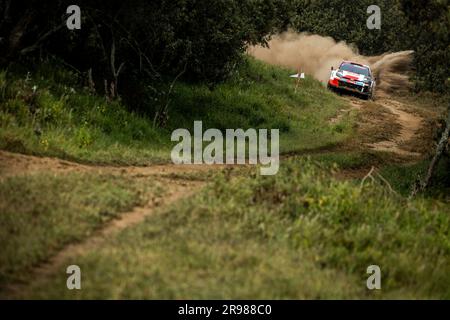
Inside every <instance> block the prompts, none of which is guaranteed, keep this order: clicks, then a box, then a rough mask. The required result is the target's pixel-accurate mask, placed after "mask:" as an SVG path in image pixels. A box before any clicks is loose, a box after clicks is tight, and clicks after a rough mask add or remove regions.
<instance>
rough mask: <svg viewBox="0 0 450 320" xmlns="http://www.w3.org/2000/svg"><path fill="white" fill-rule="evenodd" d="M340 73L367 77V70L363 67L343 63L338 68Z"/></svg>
mask: <svg viewBox="0 0 450 320" xmlns="http://www.w3.org/2000/svg"><path fill="white" fill-rule="evenodd" d="M340 69H341V70H342V71H348V72H353V73H357V74H362V75H365V76H369V69H368V68H366V67H363V66H358V65H356V64H350V63H345V64H343V65H341V68H340Z"/></svg>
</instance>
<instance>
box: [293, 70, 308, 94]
mask: <svg viewBox="0 0 450 320" xmlns="http://www.w3.org/2000/svg"><path fill="white" fill-rule="evenodd" d="M290 78H296V79H297V81H295V89H294V92H297V87H298V85H299V84H300V79H305V74H304V73H303V72H301V71H300V69H299V70H298V73H296V74H293V75H291V76H290Z"/></svg>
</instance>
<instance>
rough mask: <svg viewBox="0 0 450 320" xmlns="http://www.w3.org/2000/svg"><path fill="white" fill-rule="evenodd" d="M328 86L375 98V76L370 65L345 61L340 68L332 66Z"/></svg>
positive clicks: (366, 97) (367, 97)
mask: <svg viewBox="0 0 450 320" xmlns="http://www.w3.org/2000/svg"><path fill="white" fill-rule="evenodd" d="M328 88H329V89H333V90H345V91H351V92H354V93H356V94H358V95H360V96H362V97H363V98H365V99H369V98H373V96H374V92H375V78H374V77H373V75H372V71H371V70H370V67H369V66H366V65H363V64H359V63H355V62H351V61H343V62H342V63H341V65H340V66H339V68H338V69H336V70H334V69H333V67H331V74H330V80H329V81H328Z"/></svg>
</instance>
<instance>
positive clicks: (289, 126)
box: [0, 58, 450, 299]
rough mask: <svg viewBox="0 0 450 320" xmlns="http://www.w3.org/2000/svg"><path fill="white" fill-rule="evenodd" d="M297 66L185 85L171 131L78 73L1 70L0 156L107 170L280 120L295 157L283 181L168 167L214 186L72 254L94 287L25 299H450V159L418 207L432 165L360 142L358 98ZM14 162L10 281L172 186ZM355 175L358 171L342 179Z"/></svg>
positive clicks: (6, 234)
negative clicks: (293, 70) (373, 171)
mask: <svg viewBox="0 0 450 320" xmlns="http://www.w3.org/2000/svg"><path fill="white" fill-rule="evenodd" d="M289 74H290V71H289V70H284V69H280V68H276V67H271V66H268V65H266V64H263V63H260V62H257V61H255V60H253V59H251V58H248V59H247V62H246V64H244V65H243V66H242V67H241V68H240V69H239V72H237V73H236V74H235V75H234V76H233V77H232V78H231V79H229V80H227V81H226V82H224V83H222V84H220V85H218V86H217V87H215V88H214V89H213V90H211V89H209V88H208V87H206V86H203V85H199V84H188V83H183V82H179V83H177V85H176V86H175V90H174V92H173V96H172V102H171V108H170V112H169V119H168V122H167V125H166V126H165V127H164V128H153V125H152V118H151V117H149V116H148V115H145V114H138V113H136V112H132V111H130V110H131V109H132V108H129V106H128V108H127V107H126V106H125V105H124V103H123V102H120V101H116V102H109V103H107V102H106V101H105V98H104V97H101V96H97V95H92V94H90V93H89V92H88V91H87V90H86V89H84V88H81V87H79V86H77V83H78V80H80V79H78V78H77V77H78V75H77V74H75V73H73V72H70V71H68V70H67V69H65V68H60V69H57V68H55V67H49V66H48V65H46V64H43V65H42V66H41V67H40V68H39V69H38V70H34V71H32V72H31V73H30V75H28V76H27V75H26V72H22V73H19V72H17V71H14V72H13V71H12V70H8V71H3V72H1V73H0V124H1V126H0V149H4V150H9V151H13V152H19V153H25V154H34V155H41V156H55V157H59V158H63V159H69V160H73V161H77V162H84V163H91V164H96V165H99V164H100V165H101V164H114V165H120V164H122V165H133V164H134V165H147V164H153V163H161V162H163V163H164V162H168V161H170V159H169V157H170V150H171V146H172V144H171V142H170V134H171V132H172V130H173V129H176V128H179V127H184V128H189V129H191V128H192V126H193V122H194V120H202V121H203V127H204V129H206V128H218V129H226V128H244V129H245V128H256V129H258V128H278V129H280V140H281V141H280V143H281V151H282V152H283V153H285V154H287V153H289V154H290V155H291V156H290V157H289V158H283V160H282V161H281V167H280V171H279V173H278V174H277V175H276V176H272V177H267V176H260V175H259V174H258V173H259V170H257V168H248V167H239V168H235V167H234V168H232V169H229V170H228V169H226V170H224V171H216V172H213V173H211V172H209V173H205V172H203V171H198V172H187V173H185V172H173V173H171V174H168V175H167V176H166V179H171V182H166V183H172V182H174V181H177V182H180V183H185V182H187V181H190V182H192V181H197V182H198V181H202V182H203V183H208V185H207V187H205V188H204V189H203V190H201V191H200V192H198V193H197V194H196V195H195V196H193V197H191V198H188V199H186V200H183V201H181V202H178V203H175V204H173V205H171V206H168V207H167V206H166V207H162V208H160V209H158V210H156V211H155V212H153V214H152V215H150V216H148V217H147V219H146V220H145V221H144V222H143V223H141V224H138V225H135V226H132V227H129V228H127V229H125V230H123V231H122V232H120V233H118V234H113V235H112V236H111V237H109V238H108V239H107V241H105V242H102V243H100V244H99V245H98V246H94V247H93V248H92V249H90V250H87V251H85V252H83V254H82V255H77V256H73V257H71V258H70V259H69V260H68V261H66V264H67V265H69V264H76V265H79V266H80V267H81V270H82V290H80V291H69V290H67V288H66V285H65V284H66V279H67V278H66V277H67V275H66V274H65V273H64V272H60V273H57V272H55V274H54V275H52V276H51V277H44V278H42V279H36V280H37V281H36V282H33V285H32V286H31V287H30V288H27V290H25V291H23V293H22V295H21V296H20V297H22V298H58V299H59V298H63V299H81V298H102V299H111V298H113V299H114V298H136V299H144V298H145V299H166V298H176V299H182V298H189V299H196V298H201V299H205V298H207V299H222V298H231V299H272V298H273V299H295V298H321V299H330V298H375V299H378V298H450V291H449V288H448V285H447V284H448V283H449V282H450V273H449V268H448V265H450V238H449V234H450V209H449V207H448V201H447V200H445V199H446V198H445V194H443V193H444V192H446V191H445V190H448V189H445V188H443V187H442V186H445V185H447V186H448V181H446V179H447V178H446V175H445V173H446V170H448V168H446V167H444V166H442V167H440V168H439V170H440V172H441V174H440V175H439V177H441V178H442V179H441V178H439V180H438V181H436V186H437V187H436V188H435V189H432V190H431V192H430V193H428V194H426V195H424V196H422V197H419V198H417V199H415V200H408V199H407V198H406V197H405V196H406V195H407V194H408V192H409V188H410V186H411V183H412V182H413V180H414V179H415V175H416V174H418V173H421V172H423V171H424V169H425V168H426V165H427V161H426V160H424V161H421V162H418V163H414V164H407V165H405V164H403V163H401V162H399V161H396V162H393V161H392V160H393V159H392V156H389V155H387V154H385V153H382V152H372V151H370V150H362V149H361V148H359V147H357V144H352V143H353V142H352V139H354V137H353V135H354V132H355V128H354V125H355V121H356V117H355V116H354V112H350V113H342V112H341V111H340V110H342V109H346V108H347V107H348V105H347V102H346V101H345V100H344V99H341V98H339V97H338V96H336V95H334V94H332V93H330V92H328V91H327V90H326V89H325V88H324V87H323V86H322V85H321V84H320V83H319V82H318V81H315V80H313V79H311V78H307V79H306V80H305V81H303V82H301V84H300V88H299V89H298V91H297V92H295V91H294V83H293V80H292V79H290V78H289ZM34 86H36V87H35V89H33V87H34ZM145 103H148V104H149V110H151V109H152V105H151V102H150V100H149V101H145ZM375 109H376V108H375ZM338 114H341V116H342V117H340V120H339V121H330V119H333V118H335V117H336V115H338ZM343 142H346V143H344V144H346V146H347V148H340V146H341V145H342V144H343ZM333 147H335V148H333ZM295 153H299V154H302V153H311V156H310V157H308V158H305V157H300V156H298V157H295V156H294V155H295ZM371 166H377V167H379V168H380V170H379V171H378V172H379V173H380V174H381V175H382V176H383V177H385V178H386V179H387V180H388V181H389V182H390V184H391V185H392V187H393V189H394V190H396V193H394V192H392V191H390V190H389V189H388V188H387V187H386V183H385V182H383V181H382V180H380V179H377V180H375V181H370V180H367V181H366V183H365V184H363V185H361V179H360V173H361V172H364V171H365V170H367V171H368V170H369V169H370V167H371ZM5 170H6V171H4V172H3V171H2V172H0V175H3V174H5V176H4V177H1V179H0V241H1V243H2V251H1V254H0V287H1V286H3V285H7V284H14V283H17V282H19V283H20V282H25V283H26V282H27V281H28V280H30V277H32V276H33V273H32V272H31V270H33V268H34V267H35V266H36V265H39V264H40V263H42V262H45V261H47V260H48V258H49V257H51V256H52V255H53V254H55V252H57V251H58V250H60V249H61V248H63V247H64V246H65V245H67V244H69V243H76V242H78V241H80V240H83V239H86V238H87V239H89V236H90V235H92V234H93V233H94V232H95V230H97V229H99V228H101V227H102V226H104V225H105V222H108V221H111V220H112V219H114V218H117V217H118V216H119V215H120V214H121V213H123V212H124V211H127V210H130V209H131V208H133V207H134V206H139V205H142V204H143V203H144V202H145V201H147V200H148V199H149V198H150V197H163V196H164V191H165V190H167V189H168V188H169V186H168V185H165V184H163V183H158V182H156V181H155V180H154V179H153V177H152V176H151V175H149V176H142V177H140V179H137V178H136V177H131V176H127V174H123V175H122V174H120V175H117V174H116V175H113V174H99V173H93V172H88V171H86V172H84V173H83V172H78V173H77V172H72V173H62V172H52V171H51V168H49V172H46V173H37V174H36V173H34V174H31V173H24V174H19V175H17V174H16V175H8V171H7V168H6V169H5ZM118 170H121V169H118ZM355 171H358V172H359V174H358V176H359V178H356V179H355V178H354V177H353V176H351V175H347V176H345V174H346V173H347V174H348V173H349V172H350V173H352V172H355ZM343 174H344V176H343ZM437 190H440V193H438V192H437ZM443 190H444V191H443ZM435 191H436V192H435ZM446 201H447V202H446ZM371 264H376V265H379V266H380V267H381V271H382V290H381V291H368V290H367V289H366V279H367V277H368V275H367V273H366V268H367V267H368V266H369V265H371Z"/></svg>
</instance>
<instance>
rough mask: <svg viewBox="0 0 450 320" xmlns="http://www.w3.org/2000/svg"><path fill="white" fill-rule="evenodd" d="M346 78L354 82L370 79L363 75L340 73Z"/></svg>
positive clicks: (347, 72)
mask: <svg viewBox="0 0 450 320" xmlns="http://www.w3.org/2000/svg"><path fill="white" fill-rule="evenodd" d="M340 72H341V73H342V75H343V77H344V78H346V79H350V80H354V81H364V80H369V79H370V78H368V77H366V76H365V75H363V74H358V73H353V72H349V71H342V70H341V71H340Z"/></svg>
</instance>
